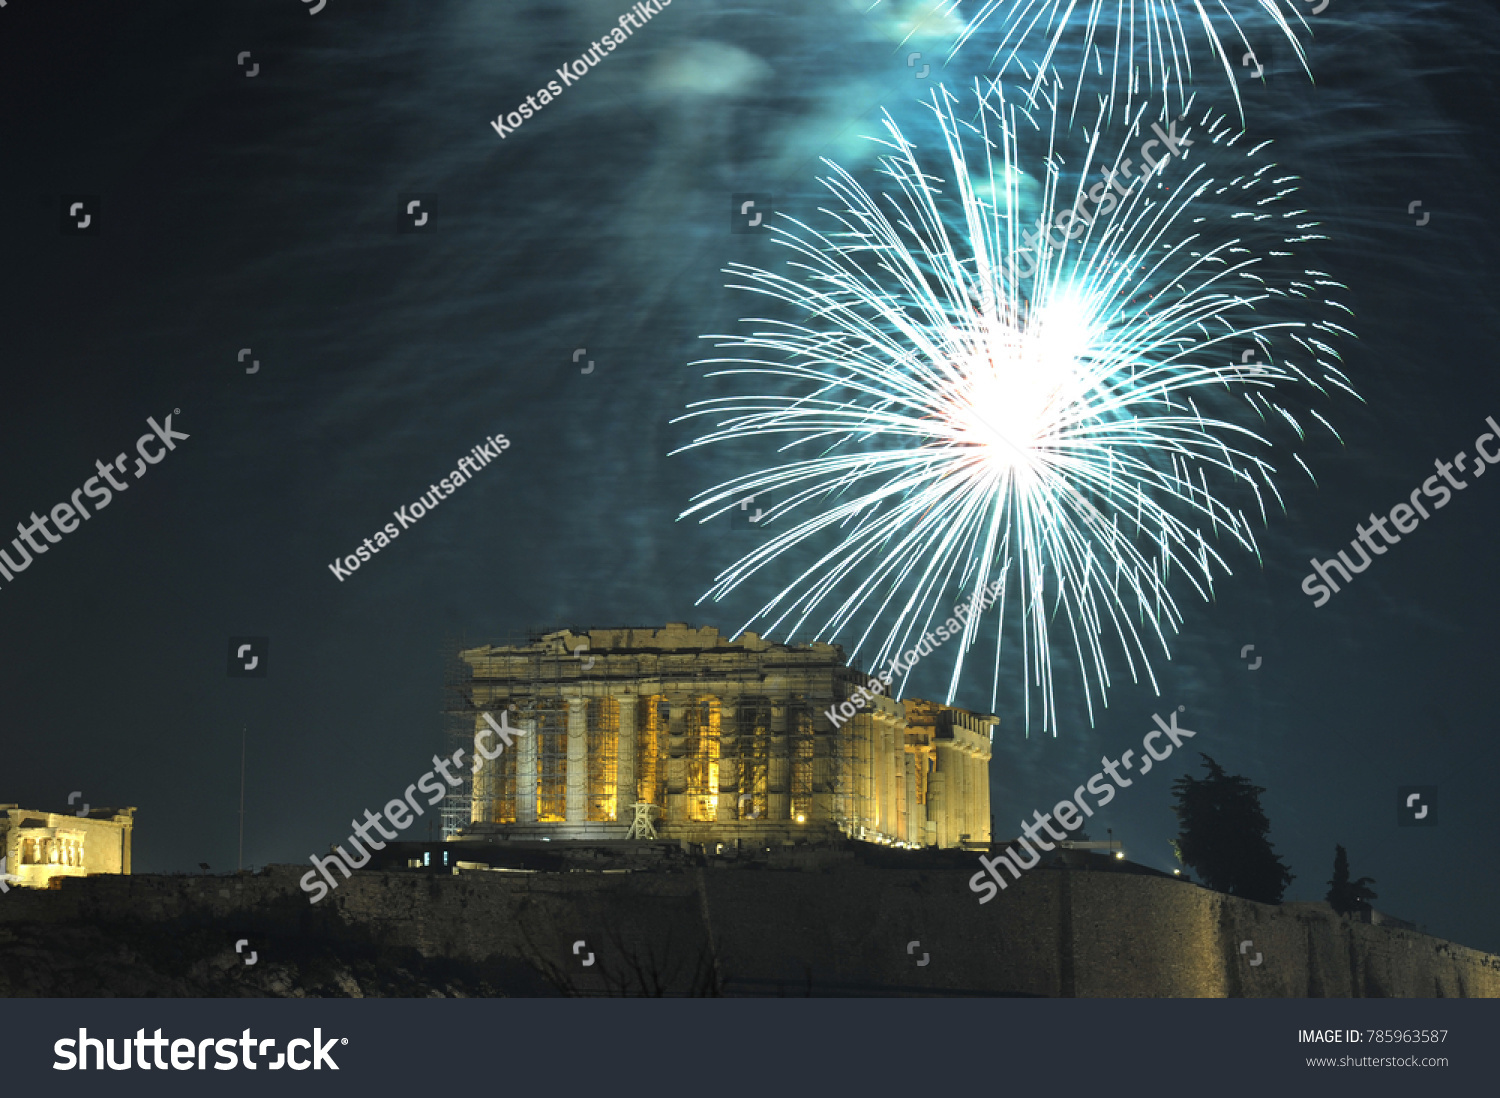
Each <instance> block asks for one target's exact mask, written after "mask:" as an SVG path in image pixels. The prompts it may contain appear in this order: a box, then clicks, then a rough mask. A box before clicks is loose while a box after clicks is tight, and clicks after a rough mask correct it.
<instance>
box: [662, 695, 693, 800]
mask: <svg viewBox="0 0 1500 1098" xmlns="http://www.w3.org/2000/svg"><path fill="white" fill-rule="evenodd" d="M667 704H668V706H669V707H670V711H671V715H670V717H669V718H668V720H667V736H666V740H667V745H666V748H667V749H666V756H667V758H666V766H667V803H666V805H665V808H666V822H667V823H669V824H680V823H687V822H688V817H689V815H690V814H689V812H688V806H687V755H686V751H687V721H688V709H689V707H690V706H691V705H692V704H693V700H692V699H691V698H690V697H689V696H688V695H687V694H682V693H671V694H668V695H667Z"/></svg>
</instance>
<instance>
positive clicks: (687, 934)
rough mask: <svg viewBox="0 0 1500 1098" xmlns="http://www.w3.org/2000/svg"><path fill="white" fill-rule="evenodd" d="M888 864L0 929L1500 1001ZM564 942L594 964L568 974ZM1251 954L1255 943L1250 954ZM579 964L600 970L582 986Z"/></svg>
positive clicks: (696, 972)
mask: <svg viewBox="0 0 1500 1098" xmlns="http://www.w3.org/2000/svg"><path fill="white" fill-rule="evenodd" d="M794 857H795V858H797V859H800V865H799V863H798V861H794V860H793V858H794ZM888 858H889V860H886V859H873V858H872V860H871V862H870V863H866V862H864V861H861V860H860V859H859V858H857V857H855V856H854V855H852V854H850V853H848V852H847V851H843V852H831V853H825V854H816V853H812V852H804V853H801V854H799V855H795V856H794V855H792V854H790V853H789V854H788V856H787V859H786V860H785V861H783V862H782V863H781V867H770V868H753V869H747V868H743V867H731V866H729V865H724V864H716V863H715V861H714V860H713V859H709V861H708V864H707V865H704V866H698V867H688V868H685V869H680V870H676V871H661V872H644V873H643V872H636V873H630V872H602V873H586V872H572V873H535V874H529V873H507V872H491V871H475V872H463V873H460V874H458V875H456V876H434V875H430V874H425V873H420V872H411V871H407V872H402V871H390V872H370V873H361V874H358V875H357V876H356V877H355V879H354V880H352V881H348V882H345V883H343V884H341V885H340V887H339V888H338V890H337V891H336V892H334V893H333V894H332V895H330V896H329V897H328V898H327V899H326V900H324V901H323V902H322V903H320V904H318V905H316V907H312V906H310V905H308V903H307V902H306V901H307V897H306V894H305V893H302V892H301V891H300V890H299V889H298V886H297V878H298V876H299V875H300V874H301V872H303V868H302V867H273V868H271V869H269V870H266V871H264V872H262V873H260V874H256V875H254V876H244V877H238V878H235V877H228V878H225V877H153V876H134V877H128V878H125V877H114V878H111V877H95V878H89V879H86V880H69V881H67V882H65V883H64V887H63V888H62V889H60V890H57V891H50V892H36V893H29V894H28V893H23V892H20V891H13V892H12V893H10V894H9V895H7V896H6V897H4V899H3V902H0V923H6V922H33V921H34V922H42V923H64V924H66V923H93V924H102V925H107V924H110V923H116V922H120V921H122V920H145V921H149V922H151V923H155V924H161V923H163V922H165V923H169V924H170V923H172V922H174V921H175V922H180V923H183V924H184V925H190V926H193V927H195V928H198V927H203V926H206V925H207V926H213V925H219V924H222V925H224V926H226V927H228V926H231V925H232V926H233V927H235V928H236V933H252V932H253V933H255V934H257V935H259V940H260V941H264V942H266V945H264V946H263V947H262V949H263V956H269V955H271V954H272V953H274V950H275V948H276V947H275V945H274V942H275V940H276V939H277V937H278V936H282V937H284V938H287V939H288V940H290V937H291V936H297V937H298V938H299V939H300V940H308V939H314V940H318V941H323V942H329V943H334V944H337V943H338V942H339V941H340V940H349V941H356V940H357V941H359V942H361V943H365V944H368V943H372V942H373V943H376V944H378V945H379V946H380V947H381V948H392V949H401V948H411V949H415V950H417V951H419V952H420V953H421V954H422V955H423V956H425V957H427V958H441V959H448V960H453V961H459V962H470V963H474V964H477V965H485V964H487V965H489V966H491V968H492V969H493V968H494V966H496V965H502V966H510V968H511V969H512V970H516V969H517V968H518V966H525V967H528V968H529V969H530V970H532V971H535V972H540V973H542V974H543V975H544V976H546V977H547V978H548V979H550V981H551V985H552V986H553V987H554V988H559V989H563V990H572V991H580V992H607V991H615V992H620V991H622V990H623V991H631V990H635V991H641V990H651V985H652V983H653V982H654V983H656V984H658V985H659V987H658V988H657V989H658V990H674V991H677V992H683V993H693V992H697V993H708V992H712V991H715V990H720V991H723V992H725V993H728V994H770V995H776V994H784V995H802V994H807V993H811V994H815V995H816V994H926V993H947V994H952V993H960V994H963V993H972V994H981V995H983V994H989V995H993V994H1011V995H1039V996H1068V995H1072V996H1197V997H1203V996H1206V997H1224V996H1236V997H1237V996H1247V997H1277V996H1291V997H1302V996H1314V997H1316V996H1331V997H1342V996H1391V997H1413V996H1415V997H1428V996H1443V997H1493V996H1500V958H1496V957H1494V956H1491V955H1488V954H1483V953H1480V952H1477V951H1475V950H1471V949H1467V948H1465V947H1462V946H1458V945H1454V944H1452V943H1449V942H1444V941H1442V940H1440V939H1436V938H1432V937H1428V936H1426V935H1422V934H1419V933H1416V932H1414V931H1410V930H1404V929H1396V928H1392V927H1385V926H1371V925H1368V924H1363V923H1357V922H1352V921H1348V920H1344V919H1340V918H1339V917H1337V916H1336V915H1334V913H1333V912H1332V911H1331V910H1329V909H1328V908H1326V906H1324V905H1321V904H1290V905H1286V906H1283V907H1272V906H1267V905H1263V904H1256V903H1251V902H1249V901H1245V900H1239V899H1235V898H1233V897H1229V896H1224V895H1221V894H1218V893H1213V892H1209V891H1207V890H1205V889H1202V888H1199V887H1197V886H1195V885H1192V884H1188V883H1185V882H1181V881H1177V880H1172V879H1168V878H1160V877H1152V876H1143V875H1136V874H1131V873H1125V872H1118V873H1117V872H1097V871H1095V872H1088V871H1080V870H1063V869H1038V870H1036V871H1033V872H1032V873H1030V874H1027V875H1026V876H1025V877H1023V878H1022V879H1021V880H1020V881H1018V882H1016V883H1014V884H1012V885H1011V886H1010V887H1009V888H1008V889H1006V890H1005V891H1004V892H1002V893H1001V894H1000V895H999V896H998V897H997V898H996V899H995V900H993V901H991V902H990V903H988V904H985V905H983V906H981V905H980V904H979V903H978V901H977V898H976V896H975V895H974V894H973V893H972V892H970V891H969V890H968V887H967V880H968V877H969V876H970V874H971V871H972V866H971V865H970V864H969V862H970V861H972V858H959V857H950V858H949V859H947V864H944V865H937V866H929V867H926V868H903V867H902V866H901V862H900V861H899V857H897V856H888ZM881 861H885V862H886V864H879V863H880V862H881ZM577 941H583V942H584V943H585V945H584V946H583V947H581V949H580V950H579V951H578V952H576V953H575V952H574V950H573V944H574V943H575V942H577ZM1243 942H1249V943H1251V944H1250V945H1248V946H1246V947H1245V949H1244V951H1243V952H1242V951H1241V948H1240V946H1241V943H1243ZM911 943H918V944H917V945H912V944H911ZM590 954H592V955H594V956H595V963H594V964H593V965H589V966H585V965H584V964H583V961H584V959H586V957H587V955H590ZM924 957H925V958H926V960H927V963H926V964H921V963H920V962H921V961H922V960H923V958H924ZM1257 957H1259V959H1260V963H1259V964H1252V962H1253V961H1254V960H1255V959H1256V958H1257Z"/></svg>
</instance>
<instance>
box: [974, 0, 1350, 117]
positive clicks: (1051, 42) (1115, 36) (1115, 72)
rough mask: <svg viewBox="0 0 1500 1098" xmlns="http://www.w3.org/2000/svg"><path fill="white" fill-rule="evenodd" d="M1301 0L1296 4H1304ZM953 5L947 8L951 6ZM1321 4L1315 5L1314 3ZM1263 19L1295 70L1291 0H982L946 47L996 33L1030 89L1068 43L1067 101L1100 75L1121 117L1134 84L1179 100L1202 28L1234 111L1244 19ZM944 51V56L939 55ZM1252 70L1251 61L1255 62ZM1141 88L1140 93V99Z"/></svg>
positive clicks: (1246, 50)
mask: <svg viewBox="0 0 1500 1098" xmlns="http://www.w3.org/2000/svg"><path fill="white" fill-rule="evenodd" d="M1304 6H1305V5H1304ZM957 7H958V4H957V3H954V4H952V5H951V7H950V9H949V10H950V11H951V10H952V9H953V8H957ZM1317 10H1319V11H1321V10H1322V9H1321V8H1319V9H1317ZM1252 23H1254V24H1257V25H1264V24H1266V23H1269V24H1270V26H1271V27H1273V28H1274V29H1275V31H1276V32H1277V33H1279V34H1280V35H1282V36H1284V37H1285V38H1286V40H1287V41H1288V42H1290V43H1291V46H1292V50H1293V52H1294V53H1295V54H1296V57H1297V62H1298V64H1300V65H1301V66H1302V68H1303V70H1304V71H1307V72H1308V74H1309V75H1311V71H1310V70H1308V68H1307V54H1306V52H1305V50H1304V49H1303V46H1302V41H1301V39H1300V38H1299V34H1300V33H1301V32H1303V31H1306V30H1307V29H1308V24H1307V20H1306V18H1305V17H1304V16H1303V14H1302V11H1301V10H1299V8H1298V7H1297V5H1296V4H1295V3H1293V0H1233V2H1230V3H1226V2H1224V0H1215V2H1213V3H1203V2H1202V0H1145V2H1144V3H1143V2H1140V0H1113V3H1108V2H1106V0H1087V2H1083V0H1066V2H1063V0H986V3H985V4H984V5H983V6H982V7H981V8H980V9H979V12H978V13H977V14H976V15H975V16H974V18H973V19H971V20H970V21H969V24H968V26H967V27H965V28H964V31H963V33H962V34H961V35H960V36H959V39H958V42H957V43H956V44H955V45H954V47H953V53H955V54H956V53H957V52H958V50H959V49H960V48H961V47H962V46H963V45H964V43H966V42H968V41H969V39H970V38H973V37H974V36H975V35H976V34H979V33H980V32H985V31H990V30H991V29H993V30H996V31H998V33H999V34H1000V42H999V44H998V45H997V46H996V47H995V54H994V57H995V60H996V61H999V62H1000V72H1001V73H1002V74H1003V73H1005V72H1007V71H1008V70H1010V69H1012V68H1022V69H1034V71H1035V73H1036V82H1037V83H1036V85H1035V86H1034V87H1033V92H1035V91H1036V90H1037V89H1038V88H1039V87H1040V83H1041V80H1042V74H1044V73H1047V72H1049V71H1050V70H1051V69H1052V67H1053V66H1054V65H1055V64H1056V63H1057V62H1058V61H1059V60H1060V57H1059V56H1058V55H1059V53H1060V52H1061V51H1064V50H1068V49H1070V48H1071V49H1078V50H1080V51H1081V55H1080V57H1079V60H1078V64H1077V65H1076V66H1073V67H1074V68H1075V69H1076V71H1077V80H1076V83H1075V84H1074V86H1073V102H1074V107H1075V109H1076V106H1077V103H1078V100H1079V97H1080V96H1081V95H1082V93H1083V88H1084V84H1085V82H1086V81H1088V80H1089V79H1090V76H1091V74H1090V71H1089V70H1090V69H1092V70H1093V72H1092V76H1093V77H1094V78H1102V79H1103V80H1105V81H1107V83H1108V90H1109V93H1110V95H1111V96H1113V97H1114V98H1116V100H1117V101H1123V104H1124V112H1125V114H1126V115H1129V114H1131V113H1132V108H1133V100H1134V96H1135V94H1136V92H1137V90H1138V88H1139V87H1140V86H1142V85H1144V86H1145V87H1146V88H1148V89H1150V94H1151V95H1162V96H1164V95H1165V94H1166V93H1167V92H1168V91H1170V90H1174V89H1175V90H1176V92H1177V94H1178V97H1179V101H1185V98H1186V96H1187V88H1188V85H1189V84H1190V83H1191V82H1192V77H1193V54H1194V51H1195V49H1196V48H1198V46H1197V43H1198V41H1199V36H1200V35H1202V36H1203V37H1204V38H1206V39H1207V42H1208V51H1207V53H1206V54H1205V55H1204V56H1205V57H1206V58H1207V59H1208V61H1209V63H1210V64H1211V65H1212V66H1214V67H1217V68H1222V69H1223V70H1224V75H1225V77H1226V78H1228V80H1229V87H1230V90H1231V91H1232V92H1233V94H1234V101H1235V106H1236V108H1237V109H1239V110H1240V112H1241V117H1243V107H1242V106H1241V104H1240V91H1239V79H1240V75H1241V74H1242V73H1245V72H1246V71H1247V70H1246V68H1245V67H1244V65H1243V64H1242V62H1245V61H1247V60H1253V58H1254V52H1255V51H1254V49H1253V48H1252V46H1251V42H1250V38H1249V37H1248V36H1247V34H1246V27H1247V24H1252ZM949 56H950V58H951V56H952V54H950V55H949ZM1255 64H1256V67H1257V69H1258V68H1259V64H1258V62H1256V63H1255ZM1149 97H1150V95H1148V98H1149Z"/></svg>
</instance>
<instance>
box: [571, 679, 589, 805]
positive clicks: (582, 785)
mask: <svg viewBox="0 0 1500 1098" xmlns="http://www.w3.org/2000/svg"><path fill="white" fill-rule="evenodd" d="M566 786H567V791H568V792H567V820H568V822H569V823H584V822H585V821H586V820H587V819H588V818H589V813H588V803H589V700H588V699H587V698H569V699H568V769H567V773H566Z"/></svg>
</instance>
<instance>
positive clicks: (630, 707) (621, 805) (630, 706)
mask: <svg viewBox="0 0 1500 1098" xmlns="http://www.w3.org/2000/svg"><path fill="white" fill-rule="evenodd" d="M614 697H615V701H616V702H618V703H619V706H620V733H619V739H618V740H617V741H616V743H615V820H616V821H617V822H628V821H630V820H632V819H634V818H635V815H634V810H633V809H631V807H630V806H631V805H633V804H635V802H636V801H637V800H639V798H638V797H637V796H636V788H635V785H636V782H635V735H636V733H635V717H636V696H635V695H634V694H616V695H615V696H614Z"/></svg>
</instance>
